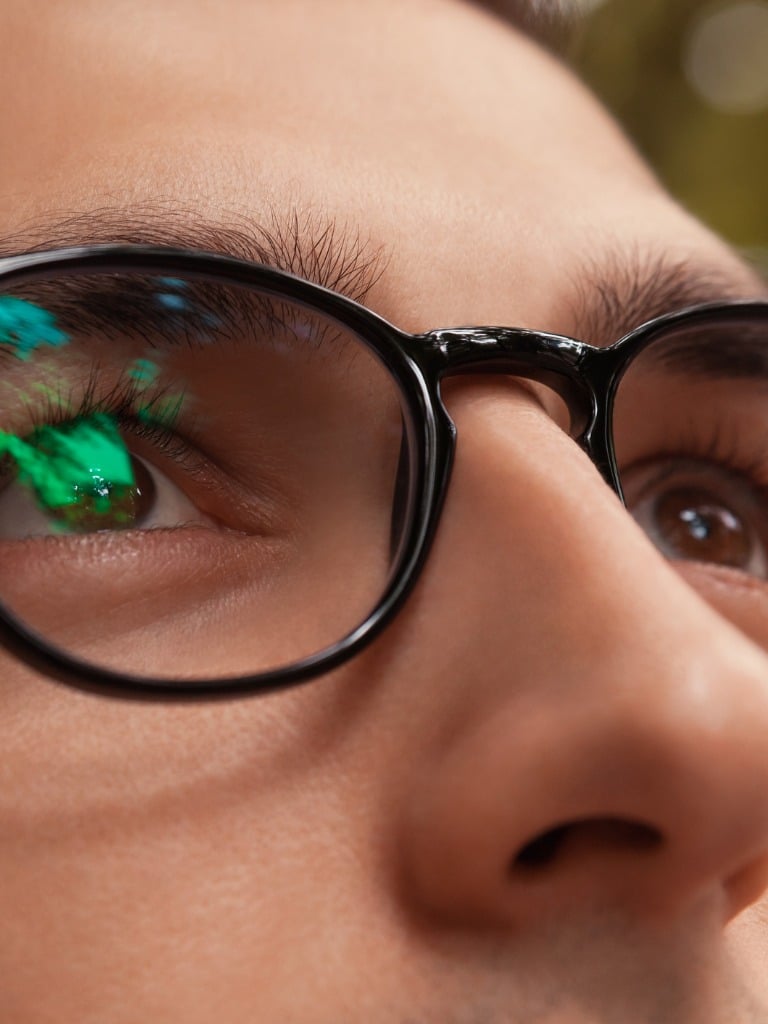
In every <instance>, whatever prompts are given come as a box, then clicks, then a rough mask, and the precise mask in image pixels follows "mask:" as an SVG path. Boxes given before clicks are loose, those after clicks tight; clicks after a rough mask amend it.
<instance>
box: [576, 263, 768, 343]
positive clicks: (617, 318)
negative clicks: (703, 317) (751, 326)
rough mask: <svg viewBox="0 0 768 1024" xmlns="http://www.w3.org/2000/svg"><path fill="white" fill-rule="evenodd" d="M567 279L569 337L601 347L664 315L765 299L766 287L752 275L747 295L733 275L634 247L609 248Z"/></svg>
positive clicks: (743, 281)
mask: <svg viewBox="0 0 768 1024" xmlns="http://www.w3.org/2000/svg"><path fill="white" fill-rule="evenodd" d="M744 276H745V278H746V276H747V275H746V274H745V275H744ZM569 279H570V281H571V285H572V287H573V290H574V295H575V301H574V302H573V304H572V308H571V311H570V313H571V320H572V322H573V324H574V333H575V335H576V337H578V338H579V339H581V340H582V341H587V342H589V343H590V344H592V345H600V346H604V345H609V344H612V343H613V342H615V341H618V340H619V339H620V338H622V337H624V335H626V334H629V333H630V331H633V330H634V329H635V328H637V327H639V326H640V325H641V324H643V323H646V322H647V321H648V320H653V319H655V318H656V317H658V316H663V315H664V314H665V313H672V312H675V311H677V310H680V309H685V308H687V307H690V306H699V305H704V304H706V303H711V302H728V301H731V300H736V299H747V298H751V299H766V298H768V284H766V283H765V282H761V280H760V278H759V277H758V276H757V275H756V274H755V275H754V276H753V281H754V287H753V288H752V289H749V288H748V286H747V283H746V281H745V280H743V279H742V280H739V278H737V276H736V275H735V273H734V271H733V270H731V271H729V270H728V269H727V268H723V267H720V266H718V265H715V264H713V263H710V262H702V263H698V262H696V261H694V260H693V259H689V260H683V259H677V258H674V257H671V256H669V255H668V254H666V253H645V252H642V251H640V250H639V249H638V248H637V247H630V248H626V249H625V248H619V247H618V246H615V245H614V246H613V247H612V248H611V249H609V251H608V254H607V256H605V257H603V258H602V259H599V260H598V259H597V258H596V259H594V260H590V261H587V262H586V263H585V264H584V265H583V266H582V267H581V268H579V270H578V271H577V272H576V273H574V272H573V271H571V272H570V274H569Z"/></svg>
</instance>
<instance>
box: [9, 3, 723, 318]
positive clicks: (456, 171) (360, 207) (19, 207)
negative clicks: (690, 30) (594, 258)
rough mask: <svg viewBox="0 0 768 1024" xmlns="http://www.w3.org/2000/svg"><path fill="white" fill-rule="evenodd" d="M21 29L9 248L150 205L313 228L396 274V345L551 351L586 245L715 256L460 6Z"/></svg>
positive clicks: (578, 97) (615, 140)
mask: <svg viewBox="0 0 768 1024" xmlns="http://www.w3.org/2000/svg"><path fill="white" fill-rule="evenodd" d="M29 11H30V9H29V5H27V4H25V3H23V2H22V0H15V2H11V3H10V4H5V5H4V6H3V12H2V13H1V14H0V39H3V40H4V43H3V44H2V46H3V51H4V52H3V62H2V69H1V70H0V85H2V89H3V94H4V95H5V96H6V97H12V102H7V101H6V102H4V103H2V105H0V131H1V132H2V137H3V138H4V139H12V140H13V145H12V146H11V147H9V149H10V152H9V151H8V149H6V154H5V156H4V165H3V169H2V171H0V222H1V223H0V229H2V230H3V231H4V232H13V231H17V230H21V229H23V228H24V227H25V226H26V225H27V224H29V223H30V222H34V221H36V220H37V219H39V218H40V217H42V216H48V215H50V213H51V212H52V211H53V212H59V213H60V214H61V215H62V216H64V217H66V216H67V215H68V214H70V213H77V212H80V211H83V210H89V209H93V208H99V207H104V206H108V205H110V206H116V207H118V208H128V209H134V210H135V209H137V208H141V206H142V204H145V203H146V202H147V201H148V200H150V199H151V200H152V201H153V203H155V204H157V203H158V202H159V203H160V205H161V206H162V205H163V204H165V205H166V209H168V211H169V212H170V211H171V210H172V211H173V215H174V216H177V215H181V216H182V217H183V216H184V212H185V211H193V212H194V214H195V215H203V216H207V217H211V218H218V219H223V220H227V219H230V220H236V219H237V218H238V217H240V216H242V215H243V214H246V213H247V215H248V216H249V217H250V216H253V217H256V218H258V217H260V216H263V215H264V214H265V212H266V211H267V210H272V209H280V210H284V211H286V214H287V215H290V213H289V211H292V210H297V209H298V210H302V211H314V212H315V213H316V214H317V215H318V216H320V217H322V218H333V219H335V220H337V221H341V222H342V223H343V225H344V226H345V227H346V228H347V229H348V231H351V232H353V233H355V232H358V231H359V232H361V233H362V235H363V236H364V237H365V238H366V239H370V241H371V244H372V245H373V246H375V247H378V246H385V247H386V248H387V249H388V250H391V260H390V268H389V270H388V280H389V281H390V282H391V283H392V284H393V286H394V287H396V288H397V290H398V293H399V295H400V296H401V297H403V296H405V298H404V299H402V298H401V303H402V305H403V306H404V307H405V309H406V310H410V309H411V308H412V307H413V306H414V304H415V303H417V302H419V303H422V305H421V306H420V309H419V312H418V313H415V312H414V322H413V323H411V324H410V325H408V326H424V325H425V324H424V323H419V324H418V325H417V323H416V320H419V321H420V320H421V318H422V316H423V318H424V320H425V321H428V320H429V318H430V317H431V316H436V317H437V320H438V321H439V320H442V321H446V322H449V321H462V320H466V319H476V318H477V317H478V316H480V315H481V313H482V318H483V319H486V320H492V319H505V320H510V318H512V319H514V320H516V321H517V322H523V321H525V320H526V319H531V320H533V319H539V325H540V326H542V325H543V324H542V322H541V319H540V318H541V315H542V313H544V312H546V313H547V315H548V316H549V317H550V321H549V322H548V323H547V324H546V326H550V327H551V328H558V327H563V326H564V325H563V324H560V323H557V322H553V321H556V319H557V315H556V313H554V312H553V287H552V283H553V279H559V280H561V281H562V280H564V277H565V276H566V275H565V274H564V268H569V267H572V266H573V265H574V263H575V261H576V260H577V259H579V258H582V259H583V257H584V255H585V250H586V249H587V247H588V246H590V245H593V244H594V239H595V238H596V237H599V236H600V234H601V233H604V234H605V236H606V244H607V238H608V235H610V234H613V235H616V236H619V237H623V238H625V239H631V240H632V242H633V244H635V245H636V246H637V247H640V248H643V247H648V248H650V249H652V248H654V247H656V248H658V247H659V246H660V245H665V246H667V247H670V246H672V247H673V248H677V249H678V250H679V257H680V258H681V259H685V258H687V256H688V253H689V250H691V249H692V248H696V247H699V248H701V247H702V246H703V247H705V248H707V247H709V248H711V249H713V250H714V249H717V246H716V244H715V243H714V242H713V241H712V240H711V239H709V238H708V236H706V235H705V233H704V232H702V231H700V230H699V229H697V228H695V227H694V226H693V225H692V224H691V223H690V222H688V220H687V219H686V218H684V217H683V215H682V214H680V213H679V212H678V211H675V210H674V209H673V207H672V205H671V204H670V203H669V202H668V201H667V200H666V199H665V198H664V197H663V196H662V194H661V192H660V191H659V190H658V188H657V187H656V185H655V183H654V181H653V178H652V176H651V175H650V173H649V172H648V171H647V170H646V168H645V167H644V165H643V164H642V162H641V161H640V160H638V159H637V158H636V156H635V155H634V153H633V152H632V150H631V149H630V147H629V146H628V145H627V144H626V143H625V141H624V139H623V138H622V136H621V134H620V132H619V131H618V130H617V129H616V128H615V127H614V125H613V124H612V122H611V121H610V120H609V119H608V118H607V116H606V115H605V114H604V113H603V112H602V110H601V108H600V107H599V106H598V105H597V104H596V103H595V101H594V100H593V99H592V97H591V96H589V95H588V94H587V93H586V91H585V90H583V89H582V87H581V86H580V85H579V84H577V82H576V81H575V79H573V78H572V76H571V75H570V74H568V73H567V72H566V71H565V70H564V69H563V68H561V67H560V66H559V65H558V64H557V63H556V62H555V61H554V60H553V59H551V58H549V57H548V56H546V55H545V54H544V53H542V52H541V51H539V50H538V49H537V48H536V47H535V46H534V45H533V44H532V43H530V42H529V41H528V40H526V39H524V38H523V37H521V36H519V35H518V34H516V33H515V32H514V31H513V30H511V29H508V28H506V27H503V26H502V25H501V23H499V22H498V21H496V20H495V19H493V18H491V17H489V16H486V15H484V14H482V13H481V12H479V11H478V10H476V9H475V8H473V7H472V6H471V5H469V4H468V3H464V2H461V0H366V3H364V4H361V3H360V2H359V0H324V2H323V3H317V0H280V2H273V3H263V4H254V3H250V2H245V0H220V2H218V3H216V4H210V3H204V2H196V0H167V2H165V3H163V4H156V3H152V2H149V0H143V2H142V0H132V2H130V3H128V2H120V0H116V2H114V3H110V4H97V3H86V2H79V3H78V2H73V3H68V4H66V5H63V4H57V3H55V2H53V0H47V2H44V0H41V3H40V4H38V5H36V6H35V13H34V16H32V15H31V14H30V13H29ZM675 218H677V221H678V223H677V226H676V228H675V227H674V224H675ZM670 221H671V222H672V225H673V227H670ZM425 255H426V256H428V258H427V259H425ZM717 258H721V259H722V258H727V257H725V256H723V254H722V253H720V252H719V251H718V253H717ZM415 272H416V277H414V273H415ZM457 272H460V273H461V275H462V281H463V287H462V290H461V296H460V297H458V298H457V297H456V296H455V295H451V294H448V295H446V294H445V293H446V291H453V292H455V289H452V290H447V289H446V287H445V282H446V281H450V280H451V279H453V278H455V275H456V273H457ZM512 283H514V289H512V288H511V284H512ZM409 289H410V290H411V291H412V292H414V294H413V296H410V295H409ZM512 291H514V292H517V293H519V294H521V295H526V296H527V302H528V306H530V308H527V307H526V308H521V309H517V310H511V309H510V308H509V299H507V298H505V295H509V294H511V292H512ZM416 292H418V296H419V298H417V296H416V294H415V293H416ZM425 295H435V296H436V308H435V309H434V312H432V311H430V310H428V309H426V308H423V305H424V301H423V298H422V297H423V296H425ZM489 296H493V297H492V298H489ZM386 301H387V299H386V297H382V302H384V303H386ZM446 303H447V304H448V305H447V308H446ZM451 303H453V306H455V308H453V307H452V305H451ZM438 304H439V309H440V315H438ZM477 307H479V309H478V308H477ZM383 311H384V312H389V310H387V309H384V310H383ZM401 319H402V318H401ZM434 322H437V321H434Z"/></svg>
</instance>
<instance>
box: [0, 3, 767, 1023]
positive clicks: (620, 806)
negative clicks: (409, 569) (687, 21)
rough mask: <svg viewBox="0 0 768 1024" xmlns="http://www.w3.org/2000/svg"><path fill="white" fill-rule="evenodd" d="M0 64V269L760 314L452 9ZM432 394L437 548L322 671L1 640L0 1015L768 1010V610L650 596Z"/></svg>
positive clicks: (604, 522) (391, 308)
mask: <svg viewBox="0 0 768 1024" xmlns="http://www.w3.org/2000/svg"><path fill="white" fill-rule="evenodd" d="M0 39H2V40H3V42H2V46H3V61H2V65H1V69H0V80H1V81H2V85H3V89H2V93H3V96H4V101H3V102H2V104H0V128H1V129H2V138H3V139H4V140H6V145H5V146H4V152H3V162H2V168H1V169H0V234H2V236H4V237H5V238H7V241H6V242H5V243H3V249H4V250H5V251H8V252H10V251H13V250H18V249H23V248H25V247H28V246H30V245H36V246H41V245H44V244H46V240H49V241H50V242H51V243H53V244H67V243H75V242H80V243H86V242H89V241H92V240H96V241H106V240H113V241H122V240H134V241H139V240H142V239H148V240H153V241H154V240H158V239H159V240H161V241H162V240H168V241H172V240H174V239H176V238H178V239H180V240H181V241H182V242H184V243H185V244H190V245H194V244H196V242H195V240H196V238H198V237H199V236H200V235H202V236H203V237H204V238H205V237H208V238H210V237H211V231H212V230H213V231H214V237H215V232H216V231H218V232H219V234H218V237H219V238H222V237H228V238H229V241H230V242H231V243H232V245H230V246H228V247H229V248H232V247H238V246H239V247H243V246H246V247H247V246H251V247H252V248H253V247H254V246H255V247H256V253H257V254H258V252H259V251H263V248H264V245H265V237H266V235H265V232H266V234H268V235H269V236H270V237H271V238H272V239H273V240H274V239H275V238H276V237H277V238H278V239H279V238H283V240H285V239H288V240H290V239H291V237H292V234H291V232H292V229H293V232H294V234H297V233H298V234H299V235H301V241H299V242H297V244H295V245H291V244H288V245H287V246H286V245H283V247H282V262H283V264H287V265H288V266H289V267H291V268H292V269H297V270H298V271H299V272H301V273H303V274H304V275H305V276H310V277H322V276H323V275H325V276H324V279H325V280H326V281H328V280H329V281H330V283H331V284H332V285H335V286H336V287H339V288H340V289H343V288H344V287H345V286H346V287H347V290H349V291H354V292H355V294H356V295H357V296H358V297H365V301H366V302H367V303H368V304H369V305H370V306H371V307H372V308H373V309H375V310H376V311H377V312H379V313H381V314H383V315H385V316H386V317H388V318H389V319H391V320H392V321H393V322H395V323H397V324H398V325H399V326H401V327H403V328H405V329H407V330H411V331H421V330H427V329H430V328H433V327H436V326H449V325H455V324H480V323H499V324H509V325H515V326H528V327H536V328H540V329H543V330H549V331H554V332H561V333H566V334H573V335H577V336H582V337H584V338H585V340H590V341H593V342H595V343H607V342H610V341H612V340H615V338H617V337H619V336H620V335H621V334H622V333H623V332H624V330H626V329H628V328H629V327H631V326H633V325H634V324H637V323H639V322H641V321H642V320H644V319H646V318H647V317H650V316H652V315H654V314H656V313H658V312H661V311H663V310H664V309H668V310H671V309H674V308H677V307H679V306H683V305H686V304H687V303H688V302H689V301H703V300H704V299H712V300H717V299H728V298H732V297H744V298H749V297H760V296H762V295H763V294H764V292H763V290H762V286H761V285H760V283H759V282H758V281H757V280H756V279H755V277H754V275H753V274H752V272H751V271H750V270H749V269H748V268H746V267H745V266H743V265H742V264H741V262H740V261H739V260H738V259H737V258H736V257H735V255H734V254H733V253H732V252H731V251H730V250H729V249H728V248H727V247H726V246H725V245H724V244H723V243H722V242H721V241H719V240H718V239H717V238H715V237H714V236H713V235H712V234H711V233H710V232H709V231H707V230H706V229H705V228H704V227H702V226H701V225H700V224H698V223H697V222H696V221H694V220H693V219H692V218H691V217H690V216H689V215H687V214H686V213H685V212H684V211H683V210H681V209H680V208H679V207H678V206H677V205H676V204H675V203H674V202H672V201H671V200H670V198H669V197H668V196H666V195H665V194H664V193H663V191H662V190H661V189H660V187H659V185H658V184H657V182H656V181H655V180H654V177H653V175H652V174H651V172H650V171H649V170H648V169H647V168H646V167H645V166H644V165H643V164H642V162H641V161H640V160H639V159H638V157H637V156H636V155H635V154H634V152H633V151H632V150H631V148H630V147H629V146H628V144H627V142H626V140H625V139H624V138H623V136H622V135H621V133H620V131H619V130H618V129H617V127H616V126H615V125H614V124H613V123H612V122H611V121H610V120H609V119H608V117H607V115H606V114H605V113H604V112H603V111H602V110H601V108H600V107H599V106H598V105H597V104H596V102H595V101H594V99H593V98H592V97H591V96H589V95H588V94H587V93H586V91H585V90H584V89H583V88H582V87H581V86H580V85H579V84H578V83H577V82H576V81H575V80H574V79H573V78H572V77H571V76H570V75H569V73H568V72H567V71H565V70H564V69H563V68H562V67H560V66H559V65H558V63H557V62H556V61H554V60H553V59H552V58H550V57H548V56H547V55H545V54H544V53H543V52H542V51H540V50H539V49H538V48H536V47H535V45H534V44H533V43H531V42H530V41H529V40H527V39H526V38H524V37H522V36H520V35H518V34H517V33H516V32H515V31H514V30H513V29H511V28H509V27H507V26H504V25H502V23H501V22H499V21H497V20H495V19H494V18H492V17H491V16H489V15H488V14H486V13H483V12H482V11H480V10H479V9H476V8H474V7H472V6H471V5H470V4H468V3H465V2H461V0H366V2H365V3H361V2H360V0H324V2H323V3H322V4H320V3H317V2H316V0H279V2H277V0H275V2H272V3H261V4H253V3H248V2H245V0H219V2H217V3H215V4H214V3H209V2H205V0H193V2H190V0H167V2H165V3H163V4H156V3H150V2H148V0H146V2H145V0H132V2H130V3H129V2H127V0H116V2H110V3H109V4H100V3H94V2H86V0H76V2H70V3H68V4H66V5H62V4H56V3H53V2H51V0H41V2H40V3H38V4H36V5H35V13H34V16H31V15H30V13H29V5H27V4H25V3H23V2H21V0H12V2H10V3H5V4H4V5H3V9H2V13H0ZM330 223H333V224H334V225H335V227H334V231H333V234H332V240H333V241H334V246H335V247H336V248H338V247H340V246H342V243H344V246H343V247H345V254H343V255H338V256H337V255H334V256H333V258H331V259H330V260H329V259H328V258H327V257H326V258H325V260H323V259H322V258H321V255H319V253H321V252H322V248H320V249H319V248H318V246H317V245H314V246H313V245H312V243H311V241H310V240H308V239H307V238H306V237H305V236H306V235H311V234H312V233H314V234H315V236H317V235H318V234H320V235H322V232H323V230H324V226H327V225H328V224H330ZM258 225H261V227H259V226H258ZM227 232H228V233H229V234H228V235H227ZM326 238H327V235H326ZM238 240H239V241H238ZM259 245H260V246H261V247H262V250H259V248H258V246H259ZM208 247H210V246H208ZM277 249H278V250H279V249H280V246H279V245H278V246H277ZM350 253H351V255H352V256H355V255H356V256H357V257H358V262H360V260H362V263H363V265H364V267H365V268H366V270H367V276H366V275H363V277H360V276H359V275H358V276H356V271H355V269H354V261H353V262H352V263H350V262H349V258H350ZM276 255H277V256H280V253H278V254H276ZM274 261H275V262H280V260H279V259H277V258H276V259H275V260H274ZM345 268H346V273H345V272H344V271H345ZM667 271H668V272H667ZM334 274H336V277H335V278H334ZM638 274H639V275H641V276H642V277H643V278H644V279H645V280H646V281H649V282H651V283H652V284H653V283H654V282H655V287H654V288H652V289H650V290H652V291H653V292H654V295H653V296H648V295H645V296H644V298H643V300H642V301H641V302H639V301H638V297H637V289H635V288H634V287H633V284H634V282H635V281H636V279H637V275H638ZM612 292H615V301H613V302H607V301H606V299H605V296H606V295H610V294H612ZM628 319H629V320H630V321H631V322H630V323H627V322H625V321H626V320H628ZM446 399H447V403H448V406H449V408H450V411H451V413H452V415H453V416H454V418H455V420H456V423H457V426H458V430H459V438H460V441H459V447H458V453H457V460H456V465H455V468H454V472H453V477H452V481H451V486H450V490H449V494H448V499H447V503H446V507H445V510H444V513H443V518H442V521H441V528H440V531H439V534H438V536H437V540H436V543H435V546H434V548H433V550H432V553H431V555H430V559H429V562H428V564H427V566H426V568H425V570H424V573H423V575H422V577H421V579H420V581H419V584H418V586H417V589H416V591H415V593H414V594H413V595H412V597H411V599H410V600H409V602H408V603H407V605H406V607H405V608H404V609H403V611H402V612H401V614H400V616H399V617H398V619H397V620H396V621H395V622H394V624H393V625H391V626H390V627H389V629H388V630H387V631H386V632H385V633H384V634H383V635H382V636H381V637H380V639H379V640H378V641H377V642H376V643H375V644H374V645H373V646H372V647H371V648H370V649H369V650H367V651H366V652H365V653H364V654H363V655H361V656H360V657H358V658H356V659H355V660H354V661H352V662H350V663H348V664H347V665H345V666H344V667H343V668H341V669H339V670H337V671H335V672H334V673H332V674H330V675H329V676H327V677H325V678H321V679H318V680H316V681H315V682H313V683H311V684H309V685H307V686H306V687H300V688H298V689H295V690H289V691H287V692H285V693H281V694H276V695H273V696H269V697H263V698H254V699H241V700H236V701H225V702H218V703H208V704H206V703H200V704H188V705H183V704H182V705H162V704H142V703H139V702H128V701H126V702H121V701H117V700H107V699H103V698H99V697H96V696H94V695H90V694H87V693H81V692H79V691H75V690H70V689H67V688H64V687H62V686H59V685H57V684H55V683H52V682H51V681H50V680H47V679H45V678H43V677H42V676H38V675H36V674H35V673H33V672H32V671H31V670H30V669H28V668H25V667H22V666H20V665H19V664H18V663H17V662H15V661H14V660H13V659H12V658H11V657H10V656H4V657H3V659H2V664H1V665H0V706H1V707H2V714H0V731H1V735H2V740H1V742H2V751H3V756H2V760H1V767H0V914H1V915H2V920H3V921H4V927H3V941H2V944H1V945H0V1000H1V1001H2V1007H3V1013H2V1016H3V1019H7V1020H9V1021H13V1022H14V1024H48V1022H51V1024H53V1022H54V1021H55V1022H61V1021H77V1022H80V1024H86V1022H88V1024H90V1022H94V1024H95V1022H97V1021H98V1022H99V1024H133V1022H139V1021H169V1022H170V1021H184V1022H185V1024H202V1022H208V1021H212V1020H222V1021H227V1022H228V1024H241V1022H242V1024H245V1022H251V1021H254V1020H258V1021H265V1022H278V1021H279V1022H281V1024H282V1022H286V1024H294V1022H295V1024H310V1022H311V1024H346V1022H356V1021H361V1020H366V1021H371V1022H373V1024H517V1022H521V1024H522V1022H525V1024H529V1022H531V1024H533V1022H537V1024H538V1022H541V1024H615V1022H617V1021H621V1022H622V1024H651V1022H659V1024H666V1022H670V1024H673V1022H674V1024H730V1022H732V1021H739V1022H740V1024H757V1022H762V1021H765V1020H766V1019H768V982H766V980H765V975H766V972H765V967H764V965H765V963H766V957H768V902H767V901H766V900H765V898H763V896H762V894H763V892H764V889H765V887H766V884H768V868H767V865H768V800H766V793H768V747H766V744H765V737H766V735H768V658H766V654H765V651H764V649H763V641H764V637H763V634H764V633H765V631H766V627H765V626H764V625H762V623H764V622H765V621H766V620H768V596H767V595H766V589H765V587H763V586H761V585H757V584H751V583H750V582H749V581H748V580H745V579H742V578H741V577H739V576H738V574H736V573H733V572H728V571H725V570H719V569H717V568H714V567H706V566H696V567H693V566H692V567H690V568H688V569H686V570H685V571H684V572H678V571H676V570H675V569H674V568H673V567H672V566H670V565H669V564H668V563H667V562H666V561H665V560H664V559H663V558H662V556H661V555H660V554H659V553H658V552H657V551H656V550H655V549H654V547H653V546H652V545H651V544H650V542H649V541H648V539H647V538H646V536H645V535H644V534H643V532H642V531H641V530H640V529H639V528H638V526H637V525H636V524H635V523H634V522H633V520H632V519H631V517H630V516H629V515H627V513H626V511H625V510H624V509H622V508H621V507H620V505H619V503H618V502H617V500H616V498H615V496H614V495H613V494H612V493H611V492H610V491H609V489H608V488H607V487H606V486H605V484H604V483H603V482H602V480H601V479H600V477H599V474H598V473H597V471H596V470H595V469H594V467H593V466H592V465H591V464H590V463H589V461H588V460H587V459H586V457H585V456H584V455H583V454H582V453H581V452H580V451H579V450H578V449H577V448H576V446H575V445H574V444H573V442H572V441H570V440H569V439H568V438H567V436H566V435H565V434H564V433H563V432H562V430H560V429H559V428H558V426H557V425H556V424H555V423H554V422H553V421H552V420H551V419H550V417H549V416H548V415H547V413H546V411H545V410H544V409H543V408H542V407H541V405H540V404H538V403H537V402H535V401H533V400H532V399H531V396H530V395H529V394H527V393H526V392H524V391H522V390H521V389H519V388H517V387H516V386H515V385H514V384H512V383H510V382H508V381H505V380H504V379H503V378H499V377H478V378H459V379H457V380H455V381H451V382H450V387H448V386H447V387H446ZM15 571H16V572H18V573H22V572H23V571H24V569H23V567H19V566H16V567H15ZM4 572H6V573H7V572H8V567H7V566H6V569H5V570H4ZM244 628H245V627H244ZM747 634H749V636H748V635H747ZM765 640H768V637H766V638H765ZM756 641H757V642H756ZM639 824H642V825H643V826H644V827H645V830H643V828H638V825H639ZM563 829H565V830H566V832H565V840H566V841H565V842H564V843H562V844H561V845H560V846H559V847H557V846H556V848H555V850H554V853H553V854H552V856H550V857H549V858H548V859H544V861H543V862H542V866H540V867H537V866H536V864H535V863H534V862H533V861H534V860H535V858H531V857H529V858H528V859H527V860H526V858H525V857H523V858H521V857H520V856H519V854H520V851H523V850H528V851H529V853H530V850H531V849H532V848H531V845H530V844H532V843H535V842H536V841H537V840H542V839H543V840H545V841H546V840H547V837H548V838H549V839H550V840H551V838H552V835H553V830H555V834H557V831H556V830H563ZM649 829H651V830H652V831H653V834H654V835H655V836H656V837H657V839H658V841H656V842H654V843H652V844H649V843H648V842H647V839H648V834H649V832H648V830H649ZM560 834H561V835H562V834H563V833H562V832H561V833H560Z"/></svg>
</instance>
